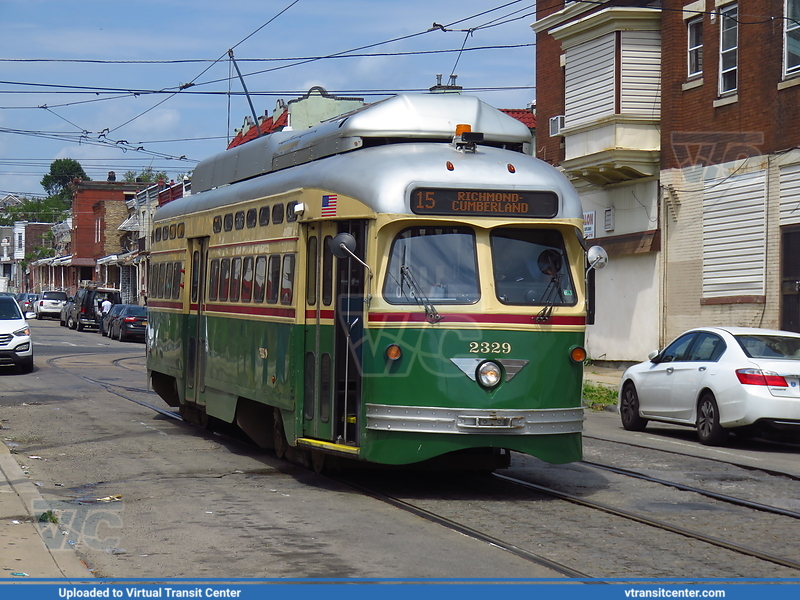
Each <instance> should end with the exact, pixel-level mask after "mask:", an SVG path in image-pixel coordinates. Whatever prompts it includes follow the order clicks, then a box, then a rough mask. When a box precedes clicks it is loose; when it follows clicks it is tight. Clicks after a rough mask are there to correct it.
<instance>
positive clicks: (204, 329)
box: [147, 95, 606, 467]
mask: <svg viewBox="0 0 800 600" xmlns="http://www.w3.org/2000/svg"><path fill="white" fill-rule="evenodd" d="M456 125H459V127H458V129H457V128H456ZM464 125H467V126H464ZM529 143H530V133H529V131H528V130H527V128H526V127H525V126H524V125H522V124H521V123H519V122H517V121H515V120H514V119H512V118H511V117H508V116H506V115H505V114H503V113H502V112H500V111H497V110H496V109H493V108H491V107H490V106H488V105H486V104H484V103H483V102H481V101H480V100H477V99H476V98H470V97H465V96H456V95H452V96H451V95H406V96H398V97H395V98H392V99H390V100H387V101H384V102H382V103H378V104H375V105H372V106H370V107H368V108H366V109H364V110H361V111H359V112H356V113H353V114H349V115H343V116H342V117H339V118H337V119H334V120H333V121H331V122H328V123H325V124H322V125H320V126H319V127H317V128H314V129H311V130H307V131H302V132H283V133H273V134H270V135H268V136H264V137H262V138H259V139H257V140H255V141H252V142H249V143H247V144H244V145H243V146H240V147H238V148H235V149H233V150H228V151H226V152H223V153H222V154H220V155H217V156H215V157H212V158H210V159H208V160H206V161H204V162H203V163H201V164H200V165H199V166H198V168H197V170H196V171H195V174H194V178H193V190H194V193H193V194H192V195H191V196H188V197H186V198H182V199H179V200H175V201H173V202H171V203H169V204H166V205H165V206H163V207H161V208H160V209H159V211H158V212H157V214H156V217H155V229H154V234H153V237H152V250H151V264H150V286H149V287H150V289H149V291H150V295H149V315H148V328H149V329H148V348H147V368H148V372H149V375H150V377H151V380H152V384H153V388H154V389H155V390H156V391H157V392H158V393H159V395H160V396H161V397H162V398H163V399H164V400H165V401H166V402H167V403H168V404H169V405H171V406H174V407H179V408H180V411H181V413H182V414H183V415H184V417H185V418H186V419H187V420H190V421H193V422H196V423H198V424H201V425H209V424H211V425H213V424H214V423H216V422H219V421H221V422H227V423H235V424H237V425H238V426H239V427H240V428H241V429H242V430H244V431H245V432H246V433H247V434H248V435H249V436H250V437H251V438H252V439H253V440H255V441H256V442H257V443H259V444H260V445H262V446H265V447H271V448H274V449H275V451H276V453H277V454H278V456H284V455H285V454H286V453H287V452H294V453H296V455H298V456H300V457H303V458H306V459H309V460H310V461H311V462H312V463H313V464H314V465H315V466H316V467H320V466H322V465H323V464H324V462H325V460H326V458H327V457H331V456H340V457H347V458H351V459H356V460H361V461H368V462H372V463H383V464H395V465H397V464H411V463H420V462H423V461H429V460H433V459H438V460H443V459H449V458H459V459H466V461H467V462H468V463H471V464H476V465H477V464H487V465H490V466H498V465H502V464H507V461H508V456H509V451H511V450H514V451H517V452H522V453H525V454H529V455H532V456H535V457H538V458H541V459H543V460H545V461H548V462H553V463H563V462H570V461H575V460H579V459H580V458H581V453H582V449H581V430H582V423H583V419H584V416H583V408H582V405H581V390H582V367H583V364H582V362H583V360H584V358H585V352H584V350H583V345H584V333H585V328H586V315H587V308H588V304H587V286H586V274H587V272H588V271H587V266H588V267H589V268H591V267H592V266H594V267H599V266H602V265H603V264H604V263H605V260H606V257H605V256H604V255H603V253H602V252H601V251H599V250H597V249H593V252H594V253H595V255H594V256H592V263H593V264H592V265H588V263H587V260H586V251H585V247H584V240H583V234H582V226H583V220H582V210H581V206H580V202H579V200H578V197H577V194H576V192H575V191H574V189H573V188H572V186H571V185H570V184H569V182H568V181H567V180H566V179H565V178H564V177H563V176H562V175H561V174H560V173H559V172H558V171H557V170H555V169H554V168H552V167H550V166H549V165H547V164H545V163H543V162H541V161H539V160H536V159H534V158H532V157H531V156H530V155H528V154H527V153H526V151H527V150H528V149H529Z"/></svg>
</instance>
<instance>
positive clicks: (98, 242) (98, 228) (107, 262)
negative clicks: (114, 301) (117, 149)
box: [31, 177, 145, 294]
mask: <svg viewBox="0 0 800 600" xmlns="http://www.w3.org/2000/svg"><path fill="white" fill-rule="evenodd" d="M109 179H111V177H109ZM143 187H145V184H142V183H128V182H117V181H82V180H75V181H74V182H73V183H71V184H70V189H71V191H72V218H71V222H70V226H71V227H70V230H69V242H68V245H64V243H63V242H61V250H62V252H64V251H66V252H68V253H67V254H64V253H59V254H57V255H56V256H54V257H52V258H48V259H43V260H39V261H36V262H35V263H32V264H31V268H32V276H33V285H34V286H35V289H37V290H50V289H62V290H65V291H67V292H68V293H70V294H72V293H74V292H75V291H76V290H77V288H78V285H79V284H80V282H81V281H96V282H100V283H102V284H104V285H107V286H110V287H119V286H120V285H121V283H122V280H123V276H122V272H123V269H122V263H121V262H120V261H118V260H117V257H119V256H121V255H124V254H127V253H128V252H129V251H130V248H129V246H130V242H129V236H128V235H127V232H121V231H120V230H119V226H120V225H121V224H122V223H123V222H124V221H125V220H126V219H127V218H128V216H129V215H128V208H127V205H126V201H127V200H128V199H130V198H133V197H134V196H135V195H136V192H137V191H139V190H140V189H142V188H143ZM57 227H60V228H61V229H62V232H61V233H62V239H63V224H58V225H57V226H53V227H52V229H54V230H55V229H56V228H57ZM54 233H55V231H54ZM66 248H68V250H66ZM111 257H113V259H112V258H111Z"/></svg>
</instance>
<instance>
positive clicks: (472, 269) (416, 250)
mask: <svg viewBox="0 0 800 600" xmlns="http://www.w3.org/2000/svg"><path fill="white" fill-rule="evenodd" d="M383 295H384V298H385V299H386V301H387V302H389V303H391V304H417V303H418V302H419V301H420V300H423V299H427V300H430V302H432V303H433V304H472V303H474V302H477V301H478V299H479V298H480V290H479V286H478V267H477V258H476V252H475V233H474V232H473V231H472V229H470V228H469V227H409V228H408V229H404V230H403V231H401V232H400V233H399V234H398V235H397V237H395V239H394V242H393V243H392V250H391V252H390V255H389V269H388V271H387V274H386V279H385V281H384V287H383Z"/></svg>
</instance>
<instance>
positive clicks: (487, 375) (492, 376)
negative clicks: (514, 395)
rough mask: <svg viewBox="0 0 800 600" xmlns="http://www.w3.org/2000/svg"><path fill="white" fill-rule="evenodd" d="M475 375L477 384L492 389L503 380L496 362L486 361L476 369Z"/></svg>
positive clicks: (501, 372)
mask: <svg viewBox="0 0 800 600" xmlns="http://www.w3.org/2000/svg"><path fill="white" fill-rule="evenodd" d="M476 375H477V377H478V382H479V383H480V384H481V385H482V386H483V387H487V388H492V387H495V386H496V385H497V384H498V383H500V380H501V379H502V378H503V371H502V370H501V369H500V365H498V364H497V363H496V362H493V361H491V360H487V361H486V362H484V363H481V365H480V366H479V367H478V371H477V373H476Z"/></svg>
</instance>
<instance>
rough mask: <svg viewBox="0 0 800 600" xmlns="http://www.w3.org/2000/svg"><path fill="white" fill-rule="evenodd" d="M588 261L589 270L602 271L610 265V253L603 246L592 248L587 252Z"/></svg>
mask: <svg viewBox="0 0 800 600" xmlns="http://www.w3.org/2000/svg"><path fill="white" fill-rule="evenodd" d="M586 260H587V261H588V262H589V268H588V269H587V271H588V270H591V269H602V268H603V267H605V266H606V265H607V264H608V252H606V250H605V248H603V247H602V246H592V247H591V248H589V250H587V251H586Z"/></svg>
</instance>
